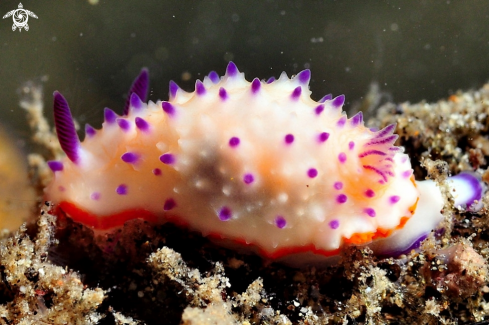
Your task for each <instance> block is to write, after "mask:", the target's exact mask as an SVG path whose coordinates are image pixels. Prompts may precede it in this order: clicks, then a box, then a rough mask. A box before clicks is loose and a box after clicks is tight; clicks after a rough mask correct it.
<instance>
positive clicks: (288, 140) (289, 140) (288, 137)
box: [284, 134, 294, 144]
mask: <svg viewBox="0 0 489 325" xmlns="http://www.w3.org/2000/svg"><path fill="white" fill-rule="evenodd" d="M284 140H285V143H286V144H291V143H292V142H294V135H293V134H287V135H286V136H285V138H284Z"/></svg>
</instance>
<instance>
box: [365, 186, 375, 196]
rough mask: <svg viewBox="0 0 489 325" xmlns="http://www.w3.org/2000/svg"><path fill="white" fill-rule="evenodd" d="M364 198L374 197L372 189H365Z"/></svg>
mask: <svg viewBox="0 0 489 325" xmlns="http://www.w3.org/2000/svg"><path fill="white" fill-rule="evenodd" d="M365 196H366V197H374V196H375V192H374V191H373V190H372V189H370V188H369V189H367V190H366V191H365Z"/></svg>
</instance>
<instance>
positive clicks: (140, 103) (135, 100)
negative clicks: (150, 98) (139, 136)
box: [126, 93, 143, 115]
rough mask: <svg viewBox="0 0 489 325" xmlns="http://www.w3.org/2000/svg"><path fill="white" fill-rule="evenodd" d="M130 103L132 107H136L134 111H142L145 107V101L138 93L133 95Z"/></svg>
mask: <svg viewBox="0 0 489 325" xmlns="http://www.w3.org/2000/svg"><path fill="white" fill-rule="evenodd" d="M130 102H131V106H130V107H134V109H141V108H142V107H143V101H142V100H141V98H139V96H138V94H136V93H132V94H131V99H130ZM126 115H127V114H126Z"/></svg>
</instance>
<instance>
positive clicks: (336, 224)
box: [329, 219, 340, 229]
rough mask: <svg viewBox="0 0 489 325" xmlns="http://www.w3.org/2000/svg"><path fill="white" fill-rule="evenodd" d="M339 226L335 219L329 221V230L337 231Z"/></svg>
mask: <svg viewBox="0 0 489 325" xmlns="http://www.w3.org/2000/svg"><path fill="white" fill-rule="evenodd" d="M339 226H340V222H339V221H338V220H337V219H334V220H331V221H330V222H329V227H330V228H331V229H338V227H339Z"/></svg>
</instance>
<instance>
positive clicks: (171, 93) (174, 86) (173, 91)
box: [169, 80, 180, 100]
mask: <svg viewBox="0 0 489 325" xmlns="http://www.w3.org/2000/svg"><path fill="white" fill-rule="evenodd" d="M179 89H180V87H179V86H178V85H177V84H176V83H175V81H173V80H170V90H169V97H170V100H172V99H174V98H175V97H176V96H177V92H178V90H179Z"/></svg>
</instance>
